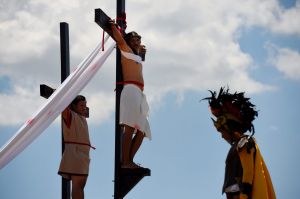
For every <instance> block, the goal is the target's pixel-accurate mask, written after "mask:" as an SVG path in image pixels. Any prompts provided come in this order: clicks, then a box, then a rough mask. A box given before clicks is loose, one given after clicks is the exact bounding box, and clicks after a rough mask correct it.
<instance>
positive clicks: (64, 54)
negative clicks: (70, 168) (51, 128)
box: [60, 22, 71, 199]
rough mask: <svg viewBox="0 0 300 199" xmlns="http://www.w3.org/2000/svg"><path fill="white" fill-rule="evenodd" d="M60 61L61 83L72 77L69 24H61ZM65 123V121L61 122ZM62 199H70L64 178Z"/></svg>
mask: <svg viewBox="0 0 300 199" xmlns="http://www.w3.org/2000/svg"><path fill="white" fill-rule="evenodd" d="M60 59H61V82H63V81H64V80H65V79H66V78H67V77H68V76H69V75H70V52H69V25H68V23H65V22H61V23H60ZM61 122H63V121H61ZM61 130H62V133H61V140H62V142H61V149H62V154H63V152H64V150H65V144H64V136H63V129H62V124H61ZM61 188H62V190H61V191H62V192H61V198H62V199H70V197H71V194H70V181H68V180H66V179H65V178H62V181H61Z"/></svg>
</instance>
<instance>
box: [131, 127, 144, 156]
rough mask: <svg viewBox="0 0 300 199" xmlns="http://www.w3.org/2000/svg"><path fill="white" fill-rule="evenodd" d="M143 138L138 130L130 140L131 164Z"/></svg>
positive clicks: (142, 134)
mask: <svg viewBox="0 0 300 199" xmlns="http://www.w3.org/2000/svg"><path fill="white" fill-rule="evenodd" d="M144 137H145V136H144V133H143V132H141V131H139V130H138V131H137V132H136V134H135V135H134V138H133V139H132V144H131V149H130V160H131V162H133V159H134V156H135V154H136V152H137V151H138V150H139V148H140V146H141V144H142V142H143V139H144Z"/></svg>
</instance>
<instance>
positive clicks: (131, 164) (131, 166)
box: [121, 162, 141, 169]
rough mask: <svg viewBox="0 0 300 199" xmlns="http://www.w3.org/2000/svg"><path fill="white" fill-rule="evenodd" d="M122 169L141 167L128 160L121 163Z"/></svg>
mask: <svg viewBox="0 0 300 199" xmlns="http://www.w3.org/2000/svg"><path fill="white" fill-rule="evenodd" d="M121 167H122V168H124V169H138V168H141V167H140V166H139V165H137V164H135V163H134V162H129V163H127V164H122V166H121Z"/></svg>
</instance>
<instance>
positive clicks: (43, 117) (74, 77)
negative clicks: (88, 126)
mask: <svg viewBox="0 0 300 199" xmlns="http://www.w3.org/2000/svg"><path fill="white" fill-rule="evenodd" d="M108 38H109V37H106V38H105V42H106V41H107V40H108ZM101 46H102V44H101V43H100V44H99V45H97V47H96V48H95V49H94V50H93V51H92V52H91V53H90V54H89V55H88V56H87V57H86V58H85V59H84V60H83V61H82V62H81V63H80V64H79V65H78V66H77V68H76V70H74V71H73V72H72V73H71V74H70V75H69V76H68V78H67V79H66V80H65V81H64V82H63V83H62V84H61V85H60V86H59V87H58V88H57V89H56V90H55V92H54V93H53V94H52V95H51V96H50V97H49V98H48V99H47V101H46V103H45V104H44V105H43V106H42V107H41V108H40V109H39V110H38V111H37V112H36V113H35V114H34V115H33V117H32V118H30V119H29V120H27V121H26V122H25V123H24V124H23V126H22V127H21V128H20V129H19V130H18V131H17V132H16V134H15V135H14V136H13V137H12V138H11V139H10V140H8V141H7V143H6V144H4V145H3V146H2V148H1V149H0V169H2V168H3V167H4V166H5V165H7V164H8V163H9V162H10V161H11V160H12V159H13V158H15V157H16V156H17V155H18V154H19V153H21V152H22V151H23V150H24V149H25V148H26V147H27V146H28V145H30V144H31V143H32V142H33V140H35V139H36V138H37V137H38V136H39V135H40V134H41V133H42V132H43V131H44V130H45V129H46V128H47V127H48V126H49V125H50V124H51V123H52V122H53V121H54V120H55V118H56V117H57V116H59V115H60V113H61V112H62V111H63V110H64V109H65V108H66V107H67V106H68V105H69V104H70V103H71V102H72V100H73V99H74V98H75V97H76V96H77V95H78V93H79V92H80V91H81V90H82V89H83V88H84V87H85V86H86V85H87V84H88V82H89V81H90V80H91V79H92V78H93V76H94V75H95V74H96V72H97V71H98V70H99V69H100V68H101V66H102V65H103V63H104V62H105V60H106V59H107V58H108V56H109V55H110V54H111V52H112V51H113V50H114V47H115V43H114V42H112V43H111V44H110V46H109V48H107V49H106V50H105V51H104V52H103V54H102V55H101V56H99V57H97V55H98V54H99V52H100V49H101ZM96 57H97V59H95V58H96ZM93 60H94V61H93Z"/></svg>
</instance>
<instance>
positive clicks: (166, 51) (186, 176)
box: [0, 0, 300, 199]
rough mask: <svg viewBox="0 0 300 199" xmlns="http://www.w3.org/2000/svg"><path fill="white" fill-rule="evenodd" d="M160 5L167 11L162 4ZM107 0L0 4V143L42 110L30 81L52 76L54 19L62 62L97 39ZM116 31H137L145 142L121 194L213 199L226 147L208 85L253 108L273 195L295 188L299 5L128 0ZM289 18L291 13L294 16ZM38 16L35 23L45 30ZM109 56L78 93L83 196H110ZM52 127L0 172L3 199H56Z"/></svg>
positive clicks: (76, 57)
mask: <svg viewBox="0 0 300 199" xmlns="http://www.w3.org/2000/svg"><path fill="white" fill-rule="evenodd" d="M170 2H172V4H171V3H170ZM115 6H116V5H115V2H112V1H109V0H102V1H99V2H94V1H85V2H84V3H82V1H79V0H70V2H69V3H65V2H64V1H55V2H54V1H46V0H45V1H38V0H35V1H33V0H32V1H22V0H21V1H1V2H0V11H1V12H0V13H1V14H0V41H1V44H3V45H2V47H1V48H0V109H1V110H2V111H1V114H0V145H1V146H2V145H3V144H5V143H6V141H7V140H8V139H9V138H10V137H11V136H12V135H14V133H15V132H16V131H17V130H18V128H19V127H20V126H21V125H22V124H23V123H24V122H25V121H26V120H27V119H28V118H29V117H30V116H31V115H32V114H33V113H34V112H35V111H36V110H37V109H38V108H39V107H40V106H41V105H42V104H43V103H45V100H44V99H42V98H41V97H39V90H38V89H39V87H38V85H39V84H41V83H47V84H49V85H51V86H53V87H57V86H58V84H59V78H60V66H59V22H61V21H67V22H68V23H69V24H70V48H71V66H75V65H77V64H78V63H79V62H80V60H82V59H83V58H84V57H85V56H86V55H87V54H88V53H89V52H90V51H91V50H92V48H93V47H94V46H95V45H96V43H97V42H99V41H100V40H101V34H102V32H101V31H100V30H99V27H98V26H97V25H96V24H95V23H94V22H93V14H94V9H95V8H98V7H100V8H102V9H104V10H106V11H107V13H109V14H110V15H111V16H114V15H115ZM126 9H127V23H128V30H132V29H134V30H136V31H137V32H139V33H140V34H141V35H142V36H143V38H142V39H143V42H144V43H145V44H146V46H147V49H148V53H147V57H146V63H145V64H144V75H145V82H146V87H145V93H146V94H147V96H148V99H149V102H150V106H151V115H150V118H149V120H150V124H151V128H152V132H153V140H152V141H148V140H145V141H144V143H143V145H142V147H141V149H140V151H139V152H138V154H137V157H136V161H137V162H139V163H141V164H142V165H143V166H145V167H149V168H150V169H151V172H152V173H151V174H152V175H151V176H150V177H145V178H144V179H143V180H142V181H141V182H140V183H139V184H138V185H137V186H136V187H135V188H134V189H133V190H132V191H131V192H130V193H129V194H128V195H127V196H126V198H128V199H136V198H143V199H152V198H172V199H182V198H225V196H222V195H221V187H222V183H223V176H224V161H225V158H226V154H227V150H228V149H229V145H228V144H227V143H226V142H225V141H224V140H222V138H221V137H220V135H219V134H218V133H217V132H216V130H215V129H214V127H213V125H212V123H211V120H210V113H209V111H208V105H207V102H205V101H201V102H200V99H202V98H204V97H207V96H208V95H209V92H208V91H207V90H208V89H212V90H217V89H219V87H220V86H227V85H228V86H229V87H230V88H232V90H238V91H246V96H248V97H250V98H251V99H252V102H253V103H254V104H255V105H256V106H257V109H258V110H259V115H258V118H257V119H256V120H255V121H254V125H255V130H256V134H255V137H256V139H257V142H258V144H259V146H260V149H261V152H262V154H263V156H264V159H265V162H266V164H267V166H268V168H269V171H270V174H271V177H272V180H273V185H274V188H275V191H276V194H277V198H279V199H281V198H284V199H285V198H289V199H297V198H298V196H299V194H300V191H299V186H298V181H299V180H298V178H299V177H300V171H299V169H298V168H299V167H300V161H299V158H298V157H299V155H298V153H297V152H298V151H300V145H299V144H298V142H299V140H300V134H299V128H298V112H299V111H300V108H299V105H298V102H299V101H300V94H299V88H300V85H299V83H300V64H299V63H300V19H299V18H300V17H299V15H300V1H299V0H298V1H292V0H289V1H275V0H266V1H260V0H253V1H244V2H243V4H241V3H240V1H237V0H229V1H228V2H227V1H226V3H225V2H224V1H221V0H210V1H201V2H199V1H197V0H187V1H184V2H182V1H180V0H172V1H171V0H170V1H169V0H166V1H162V2H161V3H160V5H157V3H155V2H152V1H149V0H128V1H127V4H126ZM297 16H298V17H297ZM45 21H47V23H45ZM114 59H115V56H114V53H113V54H112V55H111V56H110V58H109V59H108V60H107V62H106V63H105V65H104V67H103V69H101V70H100V71H99V72H98V74H97V75H96V76H95V78H94V79H93V80H92V81H91V82H90V84H89V85H88V86H87V87H86V88H85V89H84V90H83V91H82V94H84V95H86V96H87V99H88V105H89V107H90V115H91V117H90V119H89V120H88V122H89V124H90V126H89V127H90V138H91V142H92V143H93V145H95V146H96V147H97V149H96V150H95V151H92V152H91V159H92V161H91V167H90V176H89V178H88V182H87V185H86V189H85V191H86V198H112V195H113V182H112V180H113V178H114V168H113V166H114V92H113V89H114V74H115V73H114V67H115V63H114ZM60 150H61V149H60V126H59V120H56V121H55V122H54V123H53V124H52V125H50V126H49V127H48V128H47V130H45V131H44V132H43V134H41V135H40V136H39V137H38V138H37V139H36V140H35V141H34V142H33V143H32V144H31V145H30V146H29V147H28V148H26V149H25V150H24V151H23V152H22V153H21V154H20V155H19V156H17V157H16V158H15V159H13V160H12V161H11V162H10V163H9V164H8V165H7V166H5V167H4V168H3V169H1V170H0V196H1V198H3V199H19V198H30V199H31V198H44V199H48V198H49V199H53V198H59V197H60V177H59V176H58V175H57V169H58V166H59V162H60Z"/></svg>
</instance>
